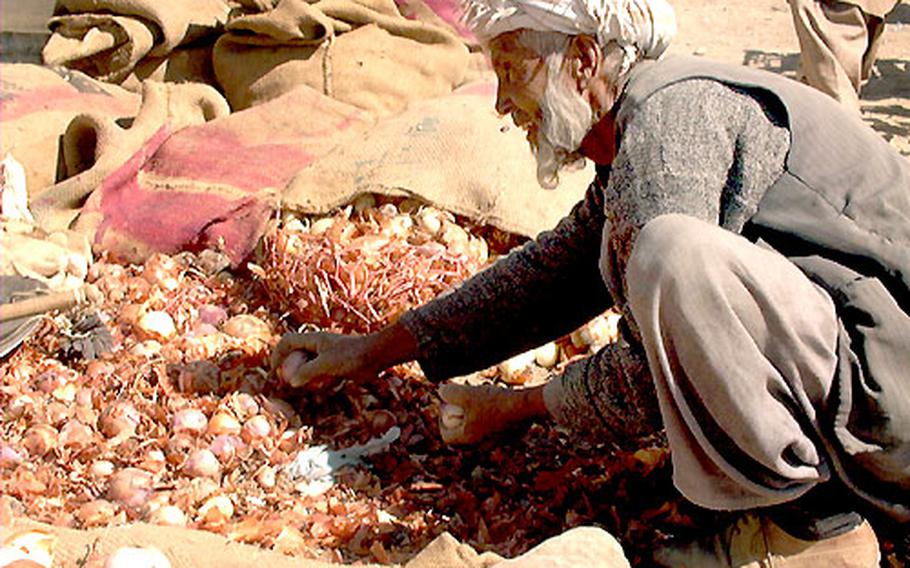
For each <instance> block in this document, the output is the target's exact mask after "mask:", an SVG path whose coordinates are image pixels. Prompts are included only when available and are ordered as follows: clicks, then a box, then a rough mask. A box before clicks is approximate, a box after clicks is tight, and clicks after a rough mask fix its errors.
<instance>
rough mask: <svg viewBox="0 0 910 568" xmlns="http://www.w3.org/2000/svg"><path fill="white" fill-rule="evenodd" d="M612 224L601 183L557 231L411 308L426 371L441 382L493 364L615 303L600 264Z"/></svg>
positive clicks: (407, 320) (410, 325)
mask: <svg viewBox="0 0 910 568" xmlns="http://www.w3.org/2000/svg"><path fill="white" fill-rule="evenodd" d="M557 191H558V190H557ZM604 222H605V219H604V212H603V198H602V192H601V191H600V189H599V188H597V187H596V182H595V183H594V184H592V186H591V187H590V188H589V189H588V192H587V193H586V195H585V198H584V199H583V200H582V201H581V202H580V203H579V204H578V205H576V206H575V208H573V210H572V212H571V213H570V214H569V215H568V216H567V217H565V218H564V219H563V220H562V221H561V222H560V223H559V225H558V226H557V227H556V228H555V229H553V230H552V231H547V232H544V233H541V234H540V236H538V237H537V239H535V240H534V241H532V242H529V243H528V244H526V245H525V246H524V247H522V248H521V249H519V250H516V251H513V252H512V253H511V254H509V255H508V256H506V257H504V258H502V259H500V260H499V261H498V262H496V263H495V264H494V265H492V266H490V267H489V268H487V269H486V270H484V271H482V272H480V273H478V274H476V275H475V276H473V277H472V278H470V279H468V280H467V281H465V282H464V283H462V284H461V285H460V286H459V287H458V288H456V289H454V290H452V291H451V292H449V293H446V294H443V295H441V296H439V297H438V298H436V299H434V300H433V301H431V302H429V303H428V304H425V305H424V306H421V307H419V308H416V309H413V310H411V311H409V312H407V313H405V314H404V315H403V316H402V318H401V320H400V321H401V324H402V325H404V326H405V327H406V328H407V329H408V330H409V332H410V333H411V334H412V335H413V336H414V337H415V338H416V340H417V344H418V346H419V352H420V354H419V360H420V363H421V367H422V368H423V370H424V372H425V373H426V375H427V376H428V377H429V378H431V379H434V380H440V379H445V378H448V377H452V376H457V375H464V374H468V373H471V372H474V371H477V370H479V369H483V368H486V367H488V366H489V365H492V364H495V363H497V362H499V361H502V360H505V359H507V358H508V357H510V356H512V355H514V354H516V353H520V352H522V351H526V350H528V349H530V348H532V347H536V346H538V345H541V344H543V343H546V342H547V341H550V340H552V339H555V338H558V337H560V336H562V335H565V334H566V333H569V332H571V331H572V330H573V329H576V328H577V327H578V326H579V325H581V324H583V323H584V322H586V321H588V320H590V319H591V318H593V317H594V316H596V315H597V314H599V313H602V312H603V311H604V310H606V309H607V308H609V307H610V306H611V305H612V300H611V298H610V295H609V293H608V291H607V289H606V287H605V286H604V283H603V279H602V278H601V275H600V269H599V258H600V245H601V238H602V235H603V227H604Z"/></svg>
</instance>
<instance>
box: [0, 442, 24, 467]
mask: <svg viewBox="0 0 910 568" xmlns="http://www.w3.org/2000/svg"><path fill="white" fill-rule="evenodd" d="M20 463H22V454H20V453H19V452H18V451H16V449H15V448H13V447H12V446H10V445H9V444H7V443H5V442H0V468H5V467H15V466H17V465H19V464H20Z"/></svg>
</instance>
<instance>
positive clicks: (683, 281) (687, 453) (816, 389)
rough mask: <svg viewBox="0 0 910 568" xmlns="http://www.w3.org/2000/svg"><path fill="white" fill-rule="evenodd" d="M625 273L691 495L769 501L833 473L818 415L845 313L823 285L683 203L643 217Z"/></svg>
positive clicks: (735, 503) (748, 504) (712, 503)
mask: <svg viewBox="0 0 910 568" xmlns="http://www.w3.org/2000/svg"><path fill="white" fill-rule="evenodd" d="M626 279H627V284H628V289H629V298H628V300H629V305H630V308H631V310H632V314H633V316H634V318H635V322H636V324H637V326H638V328H639V331H640V333H641V336H642V341H643V344H644V347H645V351H646V353H647V357H648V365H649V367H650V369H651V373H652V376H653V379H654V382H655V385H656V388H657V395H658V401H659V403H660V410H661V414H662V416H663V420H664V426H665V428H666V432H667V437H668V440H669V444H670V453H671V456H672V461H673V475H674V482H675V484H676V486H677V487H678V489H679V490H680V491H681V492H682V494H683V495H684V496H685V497H686V498H687V499H689V500H691V501H693V502H694V503H697V504H699V505H702V506H704V507H708V508H712V509H729V510H737V509H748V508H755V507H762V506H770V505H775V504H779V503H782V502H786V501H790V500H792V499H794V498H796V497H798V496H800V495H801V494H803V493H805V492H806V491H808V490H809V489H811V488H812V487H813V486H815V485H816V484H817V483H819V482H824V481H826V480H828V479H830V478H831V476H832V474H833V468H832V465H831V463H830V460H829V459H828V458H827V456H826V452H825V449H824V448H825V446H826V444H825V443H824V442H823V440H822V439H821V434H820V433H819V432H820V431H821V430H822V429H821V428H820V427H819V424H818V421H817V416H819V415H821V414H823V412H822V411H823V409H824V407H825V405H826V404H828V403H829V402H828V398H829V394H830V391H831V388H832V383H833V381H834V376H835V373H836V365H837V336H838V323H837V318H836V315H835V311H834V305H833V303H832V301H831V299H830V297H829V296H828V295H827V294H826V293H825V292H824V291H822V290H821V289H820V288H819V287H817V286H816V285H815V284H813V283H812V282H811V281H810V280H809V279H808V278H807V277H806V276H805V275H804V274H803V273H802V272H801V271H800V270H799V269H798V268H797V267H796V266H795V265H793V264H792V263H791V262H790V261H788V260H787V259H786V258H784V257H783V256H782V255H780V254H778V253H777V252H774V251H772V250H769V249H765V248H762V247H760V246H757V245H755V244H753V243H751V242H749V241H747V240H746V239H744V238H743V237H740V236H739V235H736V234H734V233H731V232H729V231H725V230H723V229H721V228H719V227H717V226H714V225H711V224H708V223H705V222H702V221H699V220H697V219H694V218H691V217H686V216H682V215H665V216H662V217H658V218H657V219H655V220H653V221H651V222H650V223H648V224H647V225H646V226H645V227H644V229H642V232H641V234H640V235H639V237H638V239H637V241H636V243H635V247H634V249H633V252H632V255H631V258H630V260H629V264H628V267H627V272H626Z"/></svg>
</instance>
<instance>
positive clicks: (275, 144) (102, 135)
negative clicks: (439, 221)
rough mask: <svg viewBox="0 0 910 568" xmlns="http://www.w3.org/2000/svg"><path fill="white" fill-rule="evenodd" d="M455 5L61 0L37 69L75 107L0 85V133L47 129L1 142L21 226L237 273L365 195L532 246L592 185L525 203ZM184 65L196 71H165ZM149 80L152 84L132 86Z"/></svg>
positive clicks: (518, 140)
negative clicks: (20, 185)
mask: <svg viewBox="0 0 910 568" xmlns="http://www.w3.org/2000/svg"><path fill="white" fill-rule="evenodd" d="M456 5H457V4H456V0H433V2H432V3H425V2H424V1H423V0H400V4H396V3H394V2H393V1H392V0H320V1H316V2H306V1H305V0H280V1H278V2H276V3H275V5H274V6H272V3H271V2H270V1H269V0H246V1H245V2H242V3H235V2H226V1H224V2H223V1H221V0H205V1H203V2H192V3H186V2H182V1H181V0H155V1H151V0H98V1H90V0H60V1H59V2H58V5H57V9H56V11H55V15H54V17H53V18H52V19H51V21H50V26H51V28H52V30H53V32H54V33H53V36H52V37H51V39H50V40H49V41H48V44H47V46H46V49H45V57H46V58H47V60H48V62H49V63H51V62H56V63H60V64H64V65H66V66H67V67H68V70H67V71H65V72H64V71H62V70H61V68H60V67H50V69H55V70H57V73H58V74H62V75H64V76H66V77H67V80H66V83H67V84H68V88H72V86H73V85H77V84H78V89H77V91H78V95H75V94H72V96H71V97H70V98H66V97H61V96H59V95H58V96H55V97H48V98H47V99H46V101H45V102H44V103H43V104H41V105H34V104H32V105H29V104H27V103H28V100H29V97H30V96H31V95H33V94H34V93H30V90H31V89H30V88H29V87H26V88H10V86H9V85H8V84H7V83H6V82H4V83H3V85H0V91H2V92H0V97H2V101H0V114H2V116H0V120H2V122H3V123H4V124H3V126H4V127H6V126H7V124H6V123H7V122H13V121H17V120H21V118H16V117H15V116H12V115H14V114H15V113H10V112H9V110H12V109H16V108H20V107H21V108H26V107H27V108H29V109H30V110H29V112H28V114H29V116H30V117H32V116H33V117H34V118H36V119H40V118H41V116H42V115H43V114H47V115H48V116H50V115H51V114H54V116H58V117H60V118H59V119H58V121H57V122H55V123H54V125H53V126H52V127H47V128H43V129H42V128H38V127H34V128H33V127H23V128H19V129H17V131H16V135H15V136H7V135H6V129H5V128H4V140H3V144H4V147H3V148H2V150H3V151H7V149H11V150H12V151H13V153H14V155H15V156H16V158H17V159H19V160H20V161H22V162H23V163H24V164H26V167H27V169H28V170H29V171H30V172H32V173H31V174H30V180H29V181H30V186H29V192H30V195H31V199H32V203H31V206H32V210H33V211H34V213H35V216H36V220H37V222H38V223H39V225H41V226H42V227H43V228H44V229H46V230H48V231H54V230H59V229H62V228H75V229H77V230H79V231H81V232H83V233H84V234H86V235H87V236H88V237H89V239H90V240H91V242H92V244H93V246H94V247H95V250H96V251H101V250H104V251H107V252H109V253H110V254H111V255H112V256H113V257H114V258H120V259H123V260H127V261H134V262H139V261H141V260H143V259H144V258H145V257H147V256H148V254H149V253H150V252H155V251H161V252H167V253H174V252H177V251H179V250H181V249H186V248H194V249H199V248H206V247H208V248H218V249H220V250H222V251H224V252H226V253H227V254H228V255H229V256H230V257H231V259H232V260H233V261H234V263H235V264H240V263H241V262H243V260H244V259H245V258H246V257H247V256H248V255H249V254H250V253H251V251H252V250H253V249H254V247H255V246H256V243H257V242H258V240H259V239H260V237H261V236H262V234H263V232H264V231H265V230H266V227H267V222H268V220H269V219H270V217H271V216H272V215H273V214H274V212H275V211H276V210H277V209H284V210H292V211H294V212H296V213H298V214H306V215H311V214H312V215H315V214H324V213H327V212H328V211H330V210H331V209H332V208H334V207H337V206H340V205H344V204H345V203H347V202H350V201H351V200H352V199H354V198H356V197H357V196H358V195H360V194H362V193H367V192H372V193H379V194H389V195H402V196H409V197H416V198H420V199H422V200H424V201H426V202H427V203H429V204H432V205H435V206H437V207H439V208H442V209H447V210H450V211H454V212H456V213H459V214H461V215H464V216H466V217H468V218H470V219H473V220H475V221H477V222H482V223H489V224H492V225H495V226H497V227H498V228H500V229H503V230H505V231H508V232H512V233H517V234H520V235H524V236H534V235H536V234H537V233H538V232H540V231H541V230H544V229H547V228H550V227H552V226H553V225H554V224H555V223H556V221H557V220H558V219H559V217H561V216H562V215H563V214H564V213H566V212H567V211H568V210H569V208H570V207H571V205H572V204H574V203H575V202H576V201H577V200H578V199H579V198H580V196H581V194H582V193H583V191H584V189H585V187H586V185H587V183H588V181H589V180H590V179H591V177H592V175H593V173H592V169H590V168H589V169H587V170H585V171H583V172H579V173H575V174H571V175H568V176H566V179H564V181H563V183H562V185H561V187H560V188H559V189H558V190H557V191H555V192H546V191H544V190H542V189H540V188H539V186H538V184H537V181H536V178H535V175H534V172H535V166H534V160H533V157H532V155H531V153H530V151H529V149H528V146H527V142H526V141H525V136H524V133H523V132H521V131H520V130H519V129H517V128H515V127H514V125H513V124H512V123H511V121H510V120H509V119H506V118H502V117H499V116H498V115H497V114H496V113H495V110H494V95H495V76H494V75H493V74H492V72H491V71H490V70H489V69H488V68H487V67H486V63H485V62H484V60H483V58H482V55H480V54H479V53H477V52H476V46H475V43H474V40H473V38H471V37H470V36H469V35H468V34H465V32H464V30H463V28H460V27H459V25H458V23H457V10H456ZM127 22H129V23H127ZM137 30H138V31H137ZM150 38H151V39H150ZM150 42H151V43H150ZM199 49H205V50H208V51H209V56H208V59H207V60H206V61H207V63H205V64H204V65H202V67H204V66H205V65H208V66H209V68H210V71H211V72H210V73H209V74H208V75H207V74H206V73H201V74H199V73H190V74H187V75H183V74H179V73H176V72H174V73H170V71H168V69H170V68H172V67H169V66H171V65H172V64H173V63H174V58H175V57H178V55H176V54H178V53H181V52H182V50H199ZM180 57H188V56H186V55H185V54H184V55H183V56H180ZM162 58H164V59H168V60H169V61H170V63H168V64H167V65H163V64H160V63H156V61H158V62H160V60H163V59H162ZM156 65H157V67H156V68H158V69H159V70H163V72H162V73H157V74H145V72H144V71H142V70H143V69H148V68H150V66H156ZM3 67H4V73H5V74H8V73H7V68H8V67H9V66H8V65H4V66H3ZM26 67H30V68H29V71H28V72H29V73H32V74H35V75H38V74H39V73H43V74H47V75H54V73H53V72H51V71H50V70H49V68H41V67H36V66H26ZM196 67H197V68H201V67H200V66H198V65H197V66H196ZM187 77H190V78H192V79H193V80H192V81H186V80H185V79H186V78H187ZM111 82H115V83H116V82H119V83H120V84H121V85H123V86H126V87H129V88H130V89H135V88H136V87H137V86H138V91H136V93H137V94H135V95H132V94H130V93H129V91H128V90H124V89H118V88H117V87H115V86H113V85H111V84H110V83H111ZM79 89H81V90H79ZM112 90H115V91H116V93H117V95H116V96H115V95H113V94H111V92H112ZM89 93H91V95H92V96H93V97H94V98H91V99H90V98H89ZM121 93H125V95H123V94H121ZM73 97H75V98H76V99H78V100H79V102H80V107H79V108H80V109H81V112H78V113H74V112H72V110H73V103H72V101H71V99H73ZM130 97H132V98H130ZM32 99H33V97H32ZM119 101H129V103H128V104H127V103H123V102H119ZM61 109H66V110H67V111H70V114H69V115H67V114H66V113H65V112H62V111H61ZM23 112H24V111H21V110H19V111H16V113H18V114H22V113H23ZM64 117H65V118H66V120H64ZM63 122H66V124H65V125H64V124H62V123H63ZM29 124H31V125H33V124H36V123H35V122H34V121H33V122H30V123H29ZM39 138H40V141H39ZM51 142H52V143H53V144H51ZM39 146H40V148H41V150H40V151H38V150H37V148H39Z"/></svg>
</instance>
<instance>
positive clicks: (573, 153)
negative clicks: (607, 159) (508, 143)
mask: <svg viewBox="0 0 910 568" xmlns="http://www.w3.org/2000/svg"><path fill="white" fill-rule="evenodd" d="M549 77H550V78H549V79H548V80H547V88H546V90H545V91H544V96H543V100H542V101H541V107H540V109H541V121H540V130H539V131H538V133H537V136H536V140H533V141H532V143H531V147H532V149H533V150H534V156H535V158H536V159H537V181H538V183H540V185H541V187H543V188H545V189H554V188H555V187H556V186H557V185H559V172H560V171H561V170H563V169H567V168H569V167H580V166H582V165H584V156H582V155H581V154H580V153H579V152H578V149H579V147H580V146H581V142H582V140H584V137H585V136H586V135H587V134H588V132H589V131H590V130H591V128H592V127H593V126H594V122H595V117H594V111H593V110H592V109H591V105H589V104H588V102H587V101H586V100H585V99H584V97H582V96H581V94H580V93H579V92H578V90H577V89H575V88H573V87H572V86H571V85H570V83H569V81H567V80H566V78H565V77H564V76H563V74H562V73H559V72H558V71H557V70H555V69H554V70H551V72H550V73H549Z"/></svg>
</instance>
